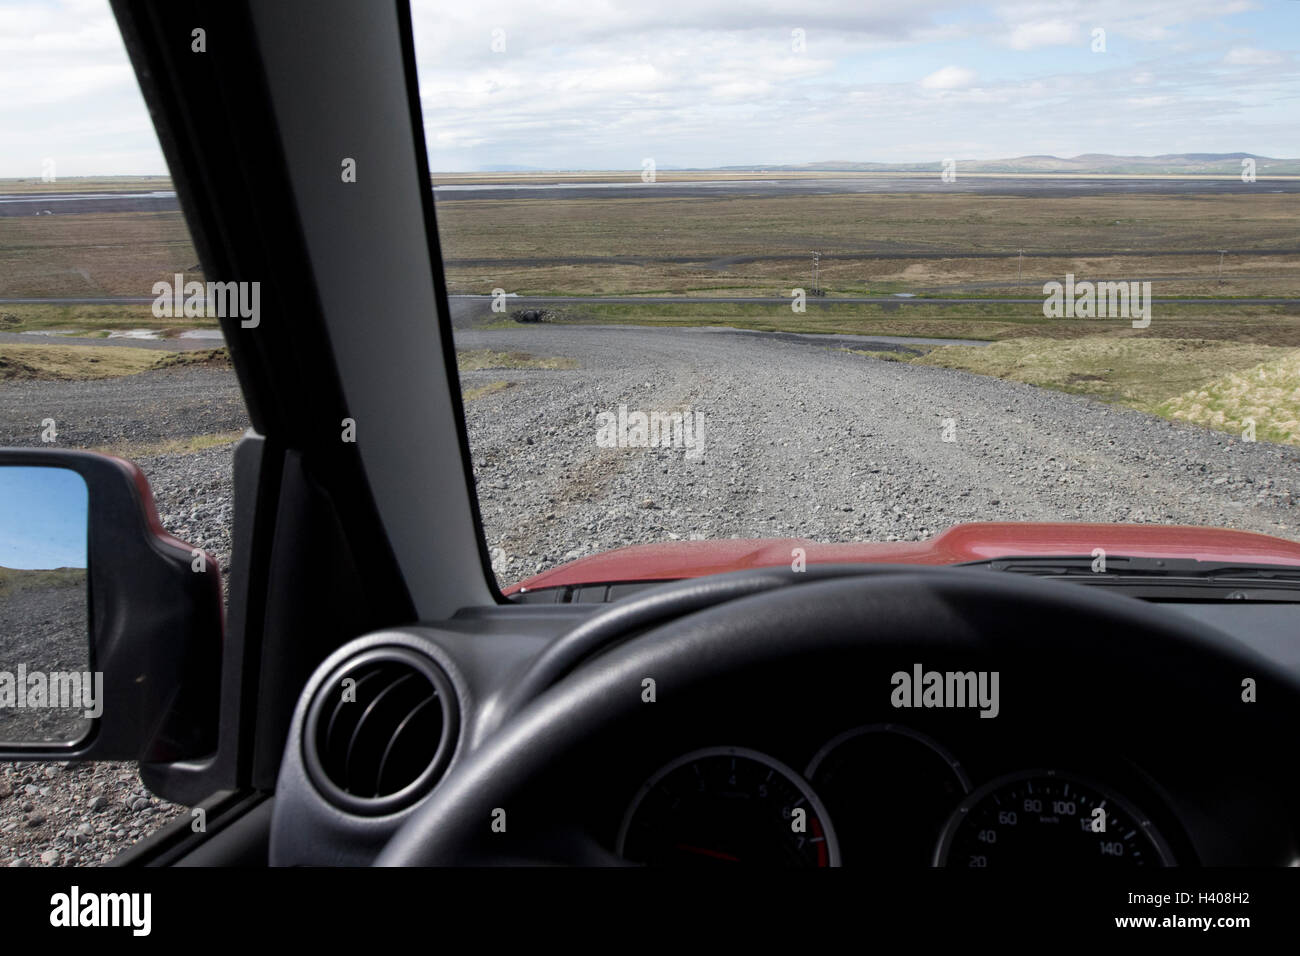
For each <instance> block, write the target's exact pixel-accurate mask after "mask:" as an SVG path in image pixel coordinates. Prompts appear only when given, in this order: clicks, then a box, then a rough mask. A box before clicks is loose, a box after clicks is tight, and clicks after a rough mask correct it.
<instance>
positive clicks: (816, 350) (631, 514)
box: [0, 324, 1300, 866]
mask: <svg viewBox="0 0 1300 956" xmlns="http://www.w3.org/2000/svg"><path fill="white" fill-rule="evenodd" d="M457 344H458V346H460V347H463V348H491V349H496V350H501V351H506V352H508V351H512V350H522V351H526V352H529V353H531V354H533V355H535V356H539V357H547V356H568V357H572V358H573V359H575V360H576V361H577V367H576V368H573V369H556V370H541V369H528V368H501V369H488V370H485V371H480V372H472V373H467V374H466V375H464V376H463V384H464V385H465V386H466V387H475V386H483V385H491V384H494V383H500V382H506V383H509V384H508V386H506V387H500V388H498V389H497V390H495V391H493V390H486V391H484V392H483V393H482V397H479V398H475V399H473V400H472V401H469V402H468V403H467V416H468V428H469V437H470V444H471V447H472V450H473V452H474V462H475V476H476V480H477V483H478V489H479V496H480V503H481V506H482V513H483V520H484V527H485V532H486V535H487V539H488V544H489V546H490V548H491V551H492V555H493V562H494V566H495V567H496V569H497V571H498V574H499V576H500V578H501V580H502V581H503V582H512V581H517V580H520V579H522V578H524V577H527V576H529V575H531V574H534V573H536V572H538V571H541V570H545V569H547V568H551V567H554V566H556V565H557V564H560V563H562V562H564V561H566V560H569V559H572V558H575V557H579V556H581V555H584V554H589V553H593V552H596V551H601V550H605V549H609V548H615V547H619V546H621V545H627V544H636V543H642V542H651V541H663V540H672V539H689V538H723V537H768V536H782V537H785V536H794V537H804V538H811V539H815V540H821V541H848V540H879V541H886V540H915V539H919V538H924V537H928V536H930V535H932V534H934V533H937V532H938V531H940V530H942V529H944V528H946V527H948V526H949V525H951V524H954V523H957V522H961V521H988V520H1001V521H1020V520H1052V521H1060V520H1065V521H1103V522H1116V521H1118V522H1125V521H1133V522H1159V523H1180V524H1193V525H1221V526H1226V527H1232V528H1239V529H1243V530H1252V531H1261V532H1266V533H1270V534H1276V535H1280V536H1282V537H1287V538H1300V513H1298V512H1297V509H1296V507H1295V504H1296V499H1297V497H1300V452H1298V451H1297V450H1296V449H1294V448H1289V447H1282V446H1277V445H1271V444H1267V443H1263V442H1259V443H1245V442H1242V441H1239V440H1237V439H1236V438H1234V437H1233V436H1230V435H1227V434H1222V433H1218V432H1211V431H1206V430H1203V429H1200V428H1197V427H1193V426H1187V425H1181V424H1174V423H1171V422H1167V421H1164V420H1161V419H1157V418H1152V417H1150V416H1146V415H1142V414H1140V413H1137V412H1132V411H1127V410H1124V409H1119V408H1114V407H1110V406H1106V405H1103V404H1100V403H1098V402H1094V401H1091V400H1089V399H1085V398H1082V397H1077V396H1071V395H1065V394H1060V393H1055V392H1047V391H1043V390H1040V389H1036V388H1033V387H1031V386H1027V385H1019V384H1015V383H1008V382H1003V381H999V380H995V379H990V378H982V377H979V376H973V375H969V374H966V373H963V372H956V371H949V370H944V369H936V368H927V367H919V366H911V365H906V364H900V363H890V362H883V361H879V360H876V359H872V358H866V357H863V356H860V355H853V354H850V353H847V352H843V351H837V350H834V349H829V348H825V347H819V346H816V345H809V344H806V343H800V342H791V341H781V340H777V339H773V338H766V337H762V336H756V335H752V334H750V335H738V334H733V333H728V332H724V331H716V330H703V329H637V328H620V329H597V328H585V327H565V326H552V325H544V324H543V325H528V326H520V327H519V328H517V329H515V328H511V329H500V330H474V329H459V330H458V331H457ZM620 404H626V405H628V406H629V409H630V410H643V411H647V412H648V411H656V410H657V411H670V410H673V409H677V410H690V411H693V412H700V413H702V414H703V416H704V424H705V428H704V447H703V454H702V455H701V456H700V457H698V458H688V457H687V456H686V455H685V454H684V452H683V451H682V450H672V449H640V448H602V447H600V446H599V445H598V444H597V441H596V432H597V424H598V422H597V415H598V414H599V413H600V412H615V413H616V412H617V410H618V406H619V405H620ZM47 417H53V418H55V419H56V421H57V422H58V423H59V429H60V439H59V444H60V445H61V446H64V447H95V446H101V445H108V444H114V443H119V442H127V443H135V444H136V445H137V447H140V448H143V449H145V450H148V449H149V447H150V446H151V445H156V444H157V443H158V442H160V441H163V440H167V439H174V438H181V437H185V436H190V435H203V434H214V433H220V432H224V431H228V430H231V429H238V428H241V427H243V426H244V424H245V421H246V420H245V415H244V409H243V404H242V401H241V400H240V397H239V392H238V388H237V386H236V384H235V380H234V376H233V374H232V373H230V372H229V371H223V370H217V369H202V368H200V369H175V370H166V371H156V372H147V373H144V374H142V375H137V376H131V377H130V378H126V379H115V380H104V381H97V382H82V383H57V382H11V383H7V384H3V385H0V444H3V445H36V444H39V434H40V429H41V424H40V423H41V420H42V419H44V418H47ZM945 439H951V440H945ZM231 449H232V446H230V445H226V446H222V447H217V448H210V449H207V450H204V451H200V452H197V453H175V454H166V453H163V454H144V455H140V456H138V457H137V459H136V460H137V461H138V462H139V463H140V465H141V466H142V467H143V468H144V470H145V472H146V474H147V475H148V476H149V479H150V482H151V483H152V485H153V489H154V493H155V495H156V497H157V500H158V509H159V512H160V514H161V517H162V521H163V524H164V525H165V526H166V527H167V529H168V530H170V531H172V532H173V533H175V534H177V535H178V536H180V537H182V538H184V539H187V540H189V541H191V542H193V543H194V544H197V545H199V546H202V547H205V548H207V549H209V550H211V551H213V552H214V553H216V554H217V555H218V556H219V557H220V558H221V560H222V563H223V566H227V565H228V560H229V554H230V538H229V530H230V510H231V497H230V452H231ZM181 809H182V808H179V807H175V806H171V805H168V804H165V803H162V802H160V801H158V800H157V799H156V798H154V797H152V796H150V795H149V794H148V793H147V792H145V790H144V788H143V786H142V785H141V783H140V781H139V778H138V776H137V775H136V774H135V772H134V770H133V768H132V767H131V765H129V764H105V763H100V764H91V765H81V766H77V765H68V766H64V765H59V764H51V765H40V764H0V865H6V864H7V865H10V866H22V865H38V864H42V863H45V864H54V863H70V862H77V863H85V864H96V863H102V862H106V861H108V860H109V859H111V858H112V857H113V855H115V854H116V853H117V852H118V851H120V850H121V849H122V848H124V847H126V846H129V845H130V844H131V843H132V842H134V841H135V840H137V839H139V838H140V837H141V836H143V835H145V834H147V833H149V832H151V831H152V830H154V829H156V828H157V827H158V826H160V825H161V824H162V823H163V822H165V821H167V820H168V819H171V818H172V817H173V816H175V815H176V814H178V813H180V812H181Z"/></svg>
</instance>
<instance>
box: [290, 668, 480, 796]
mask: <svg viewBox="0 0 1300 956" xmlns="http://www.w3.org/2000/svg"><path fill="white" fill-rule="evenodd" d="M304 738H305V739H304V741H303V750H304V756H305V758H306V763H307V771H308V773H310V774H311V777H312V780H313V782H314V783H315V784H316V786H317V787H318V788H319V789H320V790H321V792H322V793H324V794H325V795H326V796H327V797H328V798H329V799H330V800H331V801H332V802H334V803H335V804H337V805H338V806H340V807H343V808H344V809H347V810H351V811H353V812H357V813H369V814H379V813H392V812H394V811H396V810H400V809H402V808H403V807H405V806H408V805H409V804H411V803H412V802H413V801H415V800H416V799H418V798H419V797H420V796H422V795H423V794H424V793H426V792H427V791H428V790H429V788H430V787H432V786H433V785H434V783H436V782H437V780H438V778H439V776H441V774H442V771H443V770H444V769H445V768H446V766H447V762H448V761H449V760H450V759H451V751H452V748H453V747H454V746H455V742H456V697H455V693H454V692H453V690H452V687H451V682H450V681H449V680H448V679H447V676H446V674H444V673H443V671H442V669H441V668H439V667H438V666H437V665H436V664H434V663H433V661H431V660H429V659H428V658H427V657H425V656H424V655H422V654H418V653H416V652H415V651H411V650H407V649H405V648H396V647H382V648H377V649H375V650H372V651H367V652H365V653H363V654H359V655H358V656H356V657H354V658H352V659H351V660H349V661H348V662H347V663H345V664H343V665H342V666H341V667H339V668H338V669H337V670H336V671H335V672H334V673H333V674H332V675H330V678H329V679H328V680H327V681H325V683H323V684H322V685H321V686H320V687H319V688H318V689H317V691H316V696H315V697H314V698H313V700H312V703H311V707H310V708H309V709H308V711H307V725H306V729H305V733H304Z"/></svg>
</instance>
